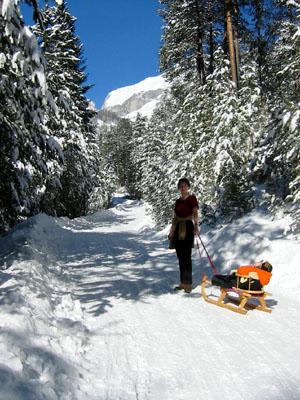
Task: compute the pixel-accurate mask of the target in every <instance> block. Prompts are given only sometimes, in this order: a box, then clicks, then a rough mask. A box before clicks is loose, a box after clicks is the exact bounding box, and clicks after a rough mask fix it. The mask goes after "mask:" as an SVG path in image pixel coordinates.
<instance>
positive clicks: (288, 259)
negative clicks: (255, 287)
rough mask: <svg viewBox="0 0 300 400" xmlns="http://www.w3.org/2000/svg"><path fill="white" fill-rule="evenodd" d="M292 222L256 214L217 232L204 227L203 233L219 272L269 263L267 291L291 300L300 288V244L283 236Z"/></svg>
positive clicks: (262, 212)
mask: <svg viewBox="0 0 300 400" xmlns="http://www.w3.org/2000/svg"><path fill="white" fill-rule="evenodd" d="M291 222H292V221H291V219H290V217H288V216H281V217H280V216H278V217H276V218H274V217H272V216H271V215H269V214H267V213H266V212H264V211H263V210H256V211H253V212H252V213H250V214H247V215H246V216H244V217H243V218H240V219H239V220H237V221H235V222H233V223H231V224H228V225H226V226H223V227H222V228H220V229H214V230H212V229H209V228H208V227H204V228H203V232H204V233H205V234H204V238H205V241H206V244H207V248H208V249H209V253H211V256H212V259H213V260H214V262H215V264H216V267H217V269H218V271H219V272H221V273H227V272H229V271H230V269H232V268H235V267H236V266H238V265H245V264H248V263H254V262H255V261H260V260H268V261H269V262H270V263H271V264H272V265H273V277H272V279H271V282H270V284H269V286H268V290H270V291H271V292H272V291H275V292H278V293H282V294H284V295H285V296H294V294H295V291H298V290H299V287H300V267H299V259H300V244H299V242H298V241H297V240H296V239H295V238H294V237H293V236H292V235H287V234H286V232H287V231H288V227H289V226H290V224H291Z"/></svg>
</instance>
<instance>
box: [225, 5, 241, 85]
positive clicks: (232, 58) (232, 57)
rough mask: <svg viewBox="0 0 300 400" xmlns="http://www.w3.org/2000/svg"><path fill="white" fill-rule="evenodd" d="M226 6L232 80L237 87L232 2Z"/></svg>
mask: <svg viewBox="0 0 300 400" xmlns="http://www.w3.org/2000/svg"><path fill="white" fill-rule="evenodd" d="M225 6H226V28H227V43H228V48H229V57H230V67H231V79H232V81H233V82H234V84H235V86H236V87H237V86H238V81H237V74H236V62H235V51H234V43H233V33H232V22H231V0H225Z"/></svg>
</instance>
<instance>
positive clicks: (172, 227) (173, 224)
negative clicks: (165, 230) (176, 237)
mask: <svg viewBox="0 0 300 400" xmlns="http://www.w3.org/2000/svg"><path fill="white" fill-rule="evenodd" d="M175 217H176V215H175V211H173V217H172V224H171V228H170V232H169V234H168V238H169V239H170V238H171V237H172V236H173V234H174V232H175V228H176V222H175Z"/></svg>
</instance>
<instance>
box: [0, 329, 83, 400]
mask: <svg viewBox="0 0 300 400" xmlns="http://www.w3.org/2000/svg"><path fill="white" fill-rule="evenodd" d="M0 337H4V339H6V338H8V339H7V340H8V341H9V343H11V346H12V349H11V351H12V353H17V354H16V356H17V357H18V359H19V360H20V361H21V363H22V369H21V371H16V370H14V369H12V368H9V367H8V366H5V365H3V364H2V365H1V364H0V381H1V386H0V398H1V399H22V400H45V399H47V398H54V397H55V398H64V397H65V396H68V398H76V396H75V393H74V387H76V381H78V379H80V376H79V373H78V372H77V371H76V369H75V368H74V367H73V366H71V365H70V364H68V363H67V362H66V361H65V360H64V359H63V358H61V357H59V356H58V355H57V354H55V353H53V352H51V351H48V350H46V349H45V348H42V347H40V346H37V345H35V344H33V343H32V342H31V340H30V338H28V337H26V336H25V334H23V335H21V334H20V333H17V332H16V331H14V330H12V329H1V332H0ZM44 374H45V375H46V376H47V379H46V381H45V380H44V379H42V376H43V375H44ZM77 384H78V382H77ZM70 396H71V397H70Z"/></svg>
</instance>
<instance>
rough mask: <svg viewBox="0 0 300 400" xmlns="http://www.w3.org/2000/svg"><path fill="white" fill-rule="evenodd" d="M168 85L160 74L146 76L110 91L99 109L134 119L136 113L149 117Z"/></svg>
mask: <svg viewBox="0 0 300 400" xmlns="http://www.w3.org/2000/svg"><path fill="white" fill-rule="evenodd" d="M168 87H169V84H168V83H167V82H166V81H165V79H164V78H163V77H162V76H161V75H159V76H154V77H149V78H146V79H144V80H143V81H141V82H138V83H136V84H134V85H130V86H126V87H123V88H120V89H116V90H113V91H112V92H110V93H109V94H108V96H107V97H106V99H105V101H104V104H103V106H102V109H101V110H102V111H108V112H113V113H115V114H116V115H118V116H119V117H123V118H130V119H134V118H135V117H136V115H137V114H138V113H140V114H141V115H142V116H146V117H149V116H151V114H152V113H153V110H154V109H155V107H156V105H157V104H158V102H159V101H160V99H161V97H162V95H163V94H164V93H165V92H166V90H167V89H168Z"/></svg>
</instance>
